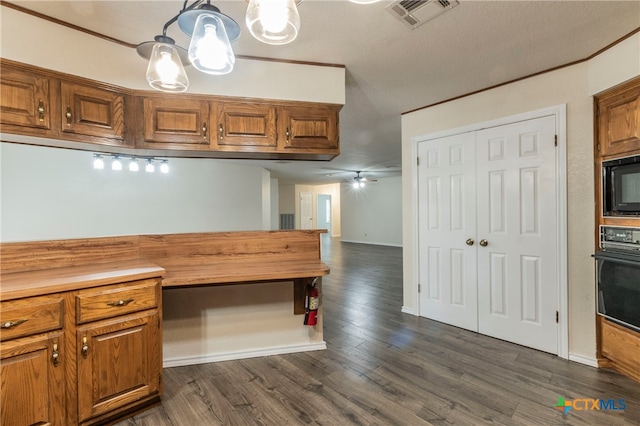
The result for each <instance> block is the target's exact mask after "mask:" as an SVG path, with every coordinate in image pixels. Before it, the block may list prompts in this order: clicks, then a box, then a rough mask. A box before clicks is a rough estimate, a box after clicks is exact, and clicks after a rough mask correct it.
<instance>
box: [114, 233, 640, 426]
mask: <svg viewBox="0 0 640 426" xmlns="http://www.w3.org/2000/svg"><path fill="white" fill-rule="evenodd" d="M322 237H323V239H324V241H323V245H322V257H323V261H324V262H325V263H327V264H328V265H329V266H330V267H331V274H330V275H328V276H326V277H324V278H323V286H322V288H323V294H322V304H323V311H324V318H323V320H324V336H325V340H326V342H327V350H324V351H313V352H304V353H295V354H288V355H279V356H271V357H264V358H254V359H245V360H238V361H224V362H219V363H213V364H203V365H194V366H187V367H175V368H167V369H165V371H164V377H165V378H164V389H165V394H164V396H163V398H162V404H161V405H158V406H156V407H153V408H152V409H150V410H148V411H146V412H143V413H140V414H137V415H136V416H134V417H132V418H130V419H127V420H124V421H122V422H120V423H118V425H119V426H125V425H144V426H147V425H149V426H151V425H153V426H165V425H171V426H182V425H184V426H200V425H206V426H213V425H261V426H272V425H273V426H280V425H327V426H343V425H367V426H369V425H381V426H386V425H393V426H396V425H399V426H404V425H407V426H421V425H443V426H450V425H473V426H475V425H480V424H491V425H523V426H530V425H544V426H547V425H598V426H599V425H603V426H605V425H606V426H608V425H611V426H627V425H636V426H637V425H640V383H637V382H634V381H632V380H631V379H629V378H627V377H624V376H622V375H620V374H618V373H616V372H613V371H608V370H602V369H595V368H592V367H588V366H584V365H581V364H577V363H575V362H571V361H567V360H564V359H560V358H558V357H557V356H554V355H551V354H547V353H544V352H540V351H536V350H533V349H529V348H526V347H522V346H519V345H514V344H511V343H508V342H504V341H502V340H498V339H494V338H491V337H487V336H483V335H480V334H478V333H474V332H471V331H468V330H463V329H460V328H456V327H452V326H449V325H446V324H442V323H439V322H436V321H431V320H428V319H425V318H419V317H415V316H411V315H406V314H403V313H401V308H402V249H401V248H398V247H385V246H373V245H366V244H353V243H341V242H340V241H337V240H335V239H333V240H332V239H331V238H329V237H328V235H323V236H322ZM325 237H326V238H325ZM558 397H564V398H566V399H576V398H594V399H598V398H603V399H609V398H611V399H615V400H619V399H624V400H625V401H626V404H627V409H626V410H624V411H613V410H605V411H602V410H599V411H596V410H592V411H588V410H570V411H569V412H568V413H567V415H563V414H562V412H561V411H560V410H558V409H557V408H556V407H555V405H556V404H557V401H558Z"/></svg>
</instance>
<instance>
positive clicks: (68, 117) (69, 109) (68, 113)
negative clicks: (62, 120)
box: [64, 105, 71, 127]
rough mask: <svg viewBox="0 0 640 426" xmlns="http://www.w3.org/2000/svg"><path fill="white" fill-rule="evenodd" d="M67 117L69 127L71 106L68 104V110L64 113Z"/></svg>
mask: <svg viewBox="0 0 640 426" xmlns="http://www.w3.org/2000/svg"><path fill="white" fill-rule="evenodd" d="M64 116H65V117H66V118H67V127H69V126H71V107H70V106H69V105H67V112H66V113H65V114H64Z"/></svg>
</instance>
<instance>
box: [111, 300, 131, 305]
mask: <svg viewBox="0 0 640 426" xmlns="http://www.w3.org/2000/svg"><path fill="white" fill-rule="evenodd" d="M131 302H133V299H124V300H116V301H113V302H107V305H108V306H127V305H128V304H129V303H131Z"/></svg>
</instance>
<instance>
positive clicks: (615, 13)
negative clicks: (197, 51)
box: [11, 0, 640, 183]
mask: <svg viewBox="0 0 640 426" xmlns="http://www.w3.org/2000/svg"><path fill="white" fill-rule="evenodd" d="M11 3H14V4H17V5H20V6H22V7H25V8H27V9H31V10H34V11H37V12H40V13H43V14H45V15H48V16H51V17H54V18H57V19H60V20H63V21H66V22H69V23H72V24H75V25H77V26H80V27H84V28H87V29H90V30H93V31H96V32H98V33H102V34H105V35H109V36H111V37H114V38H117V39H119V40H123V41H126V42H129V43H132V44H138V43H140V42H142V41H147V40H152V39H153V37H154V36H155V35H157V34H159V33H161V31H162V26H163V25H164V23H165V22H166V21H167V20H168V19H170V18H171V17H172V16H174V15H176V14H177V12H178V11H179V10H180V9H181V8H182V5H183V1H11ZM212 3H213V4H215V5H216V6H217V7H219V8H220V10H221V11H222V12H223V13H225V14H227V15H229V16H230V17H232V18H234V19H235V20H236V21H237V22H238V23H240V25H241V29H242V31H243V34H242V35H241V37H240V38H239V39H238V40H237V41H236V42H235V43H234V44H233V48H234V51H235V52H236V54H237V55H247V56H260V57H267V58H280V59H287V60H300V61H312V62H323V63H332V64H343V65H345V66H346V105H345V107H344V108H343V110H342V112H341V115H340V141H341V149H342V154H341V155H340V156H338V157H337V158H335V159H334V160H332V161H331V162H293V163H285V164H283V163H281V162H275V161H253V162H252V164H259V165H261V166H264V167H266V168H267V169H269V170H271V172H272V176H274V177H278V178H280V179H281V182H288V183H329V182H337V181H339V180H340V179H343V178H345V177H350V176H351V175H350V174H348V173H339V171H340V170H364V171H369V173H366V174H367V175H368V176H369V177H374V178H375V177H377V178H381V177H385V176H390V175H394V174H395V175H397V174H400V163H401V134H400V116H401V113H403V112H407V111H410V110H413V109H416V108H420V107H422V106H425V105H430V104H433V103H437V102H440V101H443V100H446V99H451V98H454V97H457V96H461V95H464V94H467V93H470V92H474V91H477V90H481V89H484V88H487V87H491V86H494V85H497V84H500V83H504V82H507V81H510V80H514V79H518V78H521V77H524V76H527V75H531V74H534V73H537V72H540V71H543V70H547V69H551V68H554V67H558V66H562V65H565V64H568V63H571V62H574V61H578V60H582V59H585V58H587V57H589V56H590V55H592V54H594V53H596V52H597V51H599V50H601V49H603V48H605V47H606V46H608V45H609V44H611V43H613V42H615V41H616V40H618V39H620V38H621V37H623V36H625V35H627V34H628V33H630V32H632V31H634V30H636V29H637V28H639V27H640V1H612V0H608V1H576V0H572V1H540V0H536V1H519V0H513V1H484V0H483V1H479V0H475V1H472V0H470V1H464V0H462V1H460V5H459V6H457V7H455V8H453V9H451V10H450V11H448V12H446V13H444V14H442V15H440V16H438V17H436V18H435V19H433V20H431V21H429V22H427V23H426V24H424V25H422V26H420V27H418V28H417V29H415V30H411V29H409V28H408V27H407V26H405V25H404V24H402V23H401V22H400V21H399V20H398V19H396V18H395V17H393V16H392V15H391V14H390V13H389V12H388V11H387V10H386V7H387V6H388V5H389V4H390V2H385V1H381V2H379V3H374V4H369V5H356V4H353V3H350V2H348V1H346V0H341V1H326V0H304V2H303V3H302V4H301V5H300V6H299V12H300V17H301V21H302V26H301V31H300V34H299V36H298V38H297V39H296V40H295V41H294V42H293V43H291V44H289V45H285V46H268V45H265V44H262V43H260V42H258V41H256V40H254V39H253V38H252V37H251V35H250V34H249V33H248V31H247V30H246V27H245V24H244V13H245V10H246V5H247V3H246V1H244V0H235V1H214V2H212ZM168 35H170V36H172V37H174V38H175V39H176V41H177V42H178V44H181V45H187V43H186V42H185V39H184V36H183V35H182V34H181V33H180V31H179V29H178V28H177V26H176V25H173V26H171V27H170V28H169V32H168ZM229 161H231V160H229ZM328 174H331V175H332V176H327V175H328Z"/></svg>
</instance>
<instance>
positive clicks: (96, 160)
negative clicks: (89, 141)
mask: <svg viewBox="0 0 640 426" xmlns="http://www.w3.org/2000/svg"><path fill="white" fill-rule="evenodd" d="M93 168H94V169H96V170H102V169H104V160H103V159H102V157H101V156H100V155H95V156H94V157H93Z"/></svg>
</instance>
